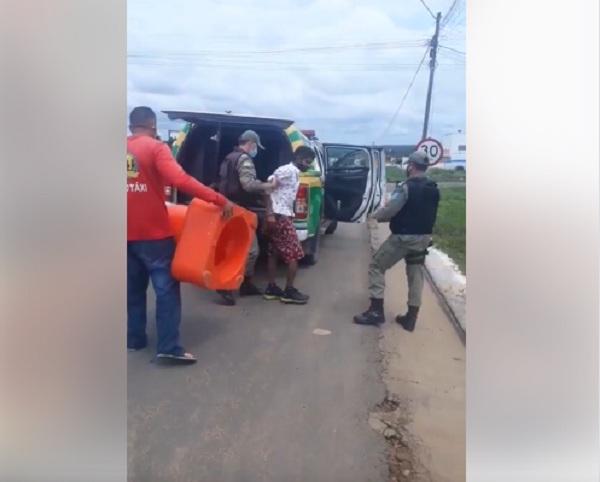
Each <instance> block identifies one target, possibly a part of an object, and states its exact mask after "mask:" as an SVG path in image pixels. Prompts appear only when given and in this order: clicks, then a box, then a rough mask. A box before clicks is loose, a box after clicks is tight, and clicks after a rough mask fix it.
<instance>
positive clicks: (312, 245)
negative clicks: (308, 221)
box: [300, 231, 321, 266]
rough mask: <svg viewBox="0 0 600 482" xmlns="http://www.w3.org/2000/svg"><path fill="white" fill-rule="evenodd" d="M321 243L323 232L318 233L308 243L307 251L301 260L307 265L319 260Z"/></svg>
mask: <svg viewBox="0 0 600 482" xmlns="http://www.w3.org/2000/svg"><path fill="white" fill-rule="evenodd" d="M320 245H321V233H320V232H319V231H317V233H316V234H315V235H314V236H313V237H312V238H311V239H310V240H309V241H308V243H307V248H308V249H307V251H308V252H307V253H306V254H305V255H304V258H302V259H301V260H300V262H301V263H302V264H303V265H305V266H314V265H315V264H317V261H319V250H320Z"/></svg>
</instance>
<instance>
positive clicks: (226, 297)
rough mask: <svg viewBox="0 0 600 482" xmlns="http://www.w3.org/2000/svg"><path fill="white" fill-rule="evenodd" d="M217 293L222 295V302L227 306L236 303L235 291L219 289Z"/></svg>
mask: <svg viewBox="0 0 600 482" xmlns="http://www.w3.org/2000/svg"><path fill="white" fill-rule="evenodd" d="M217 293H219V295H221V299H222V302H223V304H224V305H225V306H233V305H235V298H234V297H233V291H226V290H217Z"/></svg>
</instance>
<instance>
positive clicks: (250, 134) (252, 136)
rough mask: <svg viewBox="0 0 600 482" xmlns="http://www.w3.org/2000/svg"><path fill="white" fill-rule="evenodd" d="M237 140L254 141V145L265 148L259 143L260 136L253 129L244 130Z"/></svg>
mask: <svg viewBox="0 0 600 482" xmlns="http://www.w3.org/2000/svg"><path fill="white" fill-rule="evenodd" d="M239 141H240V142H248V141H250V142H255V143H256V145H257V146H258V147H260V148H261V149H264V148H265V146H263V145H262V144H261V143H260V137H258V134H257V133H256V132H254V131H251V130H247V131H244V132H243V133H242V135H241V136H240V138H239Z"/></svg>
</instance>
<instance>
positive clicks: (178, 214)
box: [165, 203, 187, 242]
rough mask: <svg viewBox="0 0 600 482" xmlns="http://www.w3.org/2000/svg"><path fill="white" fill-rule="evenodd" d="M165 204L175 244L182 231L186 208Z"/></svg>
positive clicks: (181, 205) (179, 205)
mask: <svg viewBox="0 0 600 482" xmlns="http://www.w3.org/2000/svg"><path fill="white" fill-rule="evenodd" d="M165 204H166V205H167V211H168V212H169V223H170V224H171V231H172V232H173V236H175V242H179V238H180V237H181V231H183V223H184V221H185V216H186V214H187V206H185V205H183V204H172V203H165Z"/></svg>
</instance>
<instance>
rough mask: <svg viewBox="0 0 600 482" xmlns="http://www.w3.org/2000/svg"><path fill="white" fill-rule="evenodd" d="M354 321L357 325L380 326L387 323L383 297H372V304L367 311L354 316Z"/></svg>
mask: <svg viewBox="0 0 600 482" xmlns="http://www.w3.org/2000/svg"><path fill="white" fill-rule="evenodd" d="M354 323H356V324H357V325H372V326H379V325H381V324H382V323H385V316H384V314H383V299H382V298H371V306H370V307H369V309H368V310H367V311H365V312H364V313H362V314H360V315H356V316H355V317H354Z"/></svg>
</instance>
